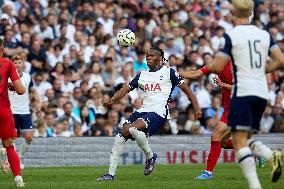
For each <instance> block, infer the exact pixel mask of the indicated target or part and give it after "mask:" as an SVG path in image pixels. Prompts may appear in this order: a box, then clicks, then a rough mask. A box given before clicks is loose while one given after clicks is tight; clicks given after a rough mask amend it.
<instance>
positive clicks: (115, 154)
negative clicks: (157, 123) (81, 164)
mask: <svg viewBox="0 0 284 189" xmlns="http://www.w3.org/2000/svg"><path fill="white" fill-rule="evenodd" d="M137 118H138V113H137V112H134V113H132V115H131V116H130V117H129V118H128V120H127V122H126V123H124V125H123V127H122V130H121V133H119V134H117V135H116V136H115V139H114V144H113V146H112V150H111V153H110V163H109V171H108V174H105V175H102V176H101V177H99V178H97V181H103V180H113V179H115V173H116V169H117V166H118V163H119V160H120V156H121V155H122V153H123V152H124V147H125V142H126V141H127V140H128V139H130V138H131V135H130V133H129V128H130V126H131V125H130V123H132V122H134V121H135V120H137Z"/></svg>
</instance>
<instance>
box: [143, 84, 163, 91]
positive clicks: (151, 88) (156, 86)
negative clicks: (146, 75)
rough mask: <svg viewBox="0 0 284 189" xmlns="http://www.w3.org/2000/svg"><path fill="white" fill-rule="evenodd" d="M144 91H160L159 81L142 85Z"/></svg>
mask: <svg viewBox="0 0 284 189" xmlns="http://www.w3.org/2000/svg"><path fill="white" fill-rule="evenodd" d="M144 91H162V90H161V86H160V84H159V83H156V84H153V83H152V84H146V85H144Z"/></svg>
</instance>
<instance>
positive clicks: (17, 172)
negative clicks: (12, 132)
mask: <svg viewBox="0 0 284 189" xmlns="http://www.w3.org/2000/svg"><path fill="white" fill-rule="evenodd" d="M2 143H3V146H4V148H6V151H7V157H8V161H9V163H10V167H11V170H12V172H13V175H14V176H15V182H16V185H17V187H24V182H23V178H22V173H21V168H20V158H19V156H18V154H17V152H16V151H15V149H14V146H13V139H12V138H8V139H4V140H2Z"/></svg>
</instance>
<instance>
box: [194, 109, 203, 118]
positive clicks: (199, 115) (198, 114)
mask: <svg viewBox="0 0 284 189" xmlns="http://www.w3.org/2000/svg"><path fill="white" fill-rule="evenodd" d="M201 117H202V111H201V110H200V109H198V110H194V118H195V119H200V118H201Z"/></svg>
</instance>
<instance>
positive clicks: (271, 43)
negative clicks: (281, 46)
mask: <svg viewBox="0 0 284 189" xmlns="http://www.w3.org/2000/svg"><path fill="white" fill-rule="evenodd" d="M269 37H270V42H269V52H271V50H273V49H274V48H275V47H277V46H278V45H277V44H276V43H275V41H274V39H273V38H272V36H271V35H269Z"/></svg>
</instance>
